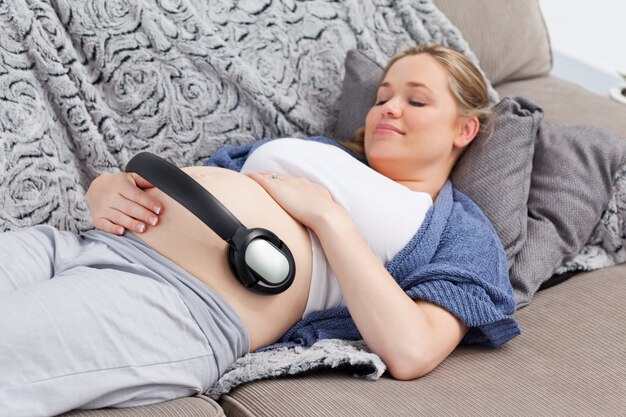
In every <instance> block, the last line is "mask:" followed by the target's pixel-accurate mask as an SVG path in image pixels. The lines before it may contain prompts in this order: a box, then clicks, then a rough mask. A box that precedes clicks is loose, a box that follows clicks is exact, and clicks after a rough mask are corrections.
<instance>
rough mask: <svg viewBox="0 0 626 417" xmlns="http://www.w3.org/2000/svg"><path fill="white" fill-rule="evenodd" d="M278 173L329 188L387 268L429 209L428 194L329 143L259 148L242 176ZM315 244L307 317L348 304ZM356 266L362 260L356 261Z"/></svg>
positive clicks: (280, 142) (283, 142) (289, 141)
mask: <svg viewBox="0 0 626 417" xmlns="http://www.w3.org/2000/svg"><path fill="white" fill-rule="evenodd" d="M258 171H263V172H274V173H279V174H287V175H291V176H295V177H304V178H307V179H309V180H310V181H313V182H316V183H318V184H321V185H323V186H324V187H325V188H326V189H328V191H329V192H330V193H331V195H332V197H333V199H334V200H335V201H336V202H337V203H338V204H339V205H341V206H342V207H343V208H344V209H345V210H346V211H347V212H348V213H349V214H350V217H351V219H352V221H353V222H354V224H355V226H356V227H357V229H358V230H359V232H360V233H361V236H363V238H364V239H365V241H366V242H367V244H368V245H369V247H370V248H371V249H372V251H373V252H374V253H375V254H376V256H377V257H378V259H380V261H381V263H383V264H384V265H386V264H387V263H388V262H389V261H391V259H393V258H394V257H395V255H396V254H397V253H398V252H399V251H400V250H402V248H404V247H405V246H406V245H407V243H409V241H410V240H411V238H412V237H413V236H414V235H415V233H416V232H417V230H418V229H419V227H420V225H421V224H422V222H423V221H424V217H425V215H426V212H427V211H428V208H429V207H430V206H431V205H432V204H433V202H432V198H431V197H430V195H429V194H428V193H424V192H416V191H412V190H410V189H409V188H407V187H406V186H404V185H402V184H399V183H397V182H395V181H393V180H391V179H389V178H387V177H385V176H384V175H382V174H379V173H378V172H376V171H374V170H373V169H371V168H370V167H368V166H367V165H365V164H363V163H362V162H360V161H359V160H357V159H356V158H354V157H352V156H351V155H350V154H348V153H347V152H346V151H344V150H343V149H341V148H339V147H336V146H333V145H328V144H325V143H320V142H314V141H309V140H302V139H295V138H285V139H275V140H272V141H269V142H267V143H265V144H263V145H261V146H259V147H258V148H257V149H256V150H255V151H254V152H253V153H252V154H251V155H250V156H248V159H247V160H246V162H245V163H244V165H243V167H242V169H241V172H242V173H245V172H258ZM309 233H310V235H311V243H312V245H313V254H312V255H313V276H312V277H311V288H310V290H309V297H308V301H307V306H306V309H305V312H304V317H306V316H307V315H309V314H311V313H313V312H315V311H320V310H326V309H329V308H332V307H336V306H338V305H344V303H343V297H342V296H341V290H340V288H339V284H338V282H337V278H336V276H335V274H334V273H333V271H332V269H331V268H330V265H329V264H328V262H327V260H326V256H325V255H324V252H323V250H322V247H321V245H320V242H319V240H318V239H317V236H315V234H314V233H313V231H311V230H309ZM355 262H358V258H356V257H355Z"/></svg>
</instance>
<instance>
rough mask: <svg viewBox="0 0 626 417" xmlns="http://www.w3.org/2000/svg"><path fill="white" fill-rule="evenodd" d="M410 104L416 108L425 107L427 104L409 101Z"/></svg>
mask: <svg viewBox="0 0 626 417" xmlns="http://www.w3.org/2000/svg"><path fill="white" fill-rule="evenodd" d="M409 104H410V105H411V106H415V107H424V106H425V105H426V103H422V102H421V101H415V100H409Z"/></svg>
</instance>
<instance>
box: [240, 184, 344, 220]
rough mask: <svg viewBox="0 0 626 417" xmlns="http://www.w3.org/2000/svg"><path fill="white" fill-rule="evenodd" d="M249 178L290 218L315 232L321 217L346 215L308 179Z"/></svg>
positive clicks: (320, 188) (326, 192) (322, 189)
mask: <svg viewBox="0 0 626 417" xmlns="http://www.w3.org/2000/svg"><path fill="white" fill-rule="evenodd" d="M246 175H247V176H248V177H250V178H252V179H253V180H254V181H256V182H257V183H258V184H259V185H260V186H261V187H263V188H264V189H265V191H267V192H268V194H269V195H270V196H272V198H273V199H274V200H275V201H276V202H277V203H278V204H279V205H280V206H281V207H282V208H283V209H284V210H285V211H286V212H287V213H289V215H291V217H293V218H294V219H296V220H297V221H298V222H300V223H302V224H303V225H305V226H307V227H310V228H312V229H314V228H315V227H314V226H315V224H316V222H317V221H318V220H321V219H322V216H324V215H328V214H335V213H336V214H339V213H340V212H343V208H342V207H341V206H339V205H338V204H337V203H336V202H335V200H333V197H332V196H331V194H330V192H329V191H328V190H327V189H326V188H324V187H323V186H321V185H320V184H317V183H314V182H312V181H309V180H308V179H306V178H298V177H291V176H289V175H285V174H270V173H264V172H248V173H246Z"/></svg>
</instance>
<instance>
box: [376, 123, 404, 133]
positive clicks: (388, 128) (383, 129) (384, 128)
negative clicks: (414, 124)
mask: <svg viewBox="0 0 626 417" xmlns="http://www.w3.org/2000/svg"><path fill="white" fill-rule="evenodd" d="M374 130H375V131H376V132H377V133H393V134H398V135H404V132H403V131H402V130H400V129H398V128H397V127H395V126H393V125H388V124H385V123H381V124H378V125H376V128H375V129H374Z"/></svg>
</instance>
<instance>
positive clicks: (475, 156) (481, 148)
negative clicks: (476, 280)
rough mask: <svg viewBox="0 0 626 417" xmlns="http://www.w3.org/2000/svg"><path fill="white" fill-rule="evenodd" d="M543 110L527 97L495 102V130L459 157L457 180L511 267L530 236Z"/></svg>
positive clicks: (454, 178)
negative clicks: (489, 226)
mask: <svg viewBox="0 0 626 417" xmlns="http://www.w3.org/2000/svg"><path fill="white" fill-rule="evenodd" d="M542 118H543V111H542V110H541V108H539V107H538V106H537V105H536V104H534V103H533V102H531V101H530V100H528V99H525V98H523V97H505V98H503V99H502V100H501V101H500V102H499V103H498V104H497V105H495V106H494V107H493V118H492V120H493V123H494V128H493V133H492V134H491V135H490V134H489V132H488V131H487V130H486V131H481V133H479V134H478V136H476V138H474V140H473V142H472V143H471V144H470V145H469V147H468V148H467V149H466V150H465V152H464V153H463V155H462V156H461V158H460V159H459V160H458V161H457V163H456V166H455V167H454V170H453V171H452V175H451V180H452V184H453V185H454V187H455V188H457V189H458V190H459V191H461V192H463V193H464V194H466V195H467V196H469V197H470V198H471V199H472V200H473V201H474V202H475V203H476V204H477V205H478V207H480V209H481V210H482V211H483V213H485V215H486V216H487V218H488V219H489V220H490V221H491V223H492V224H493V226H494V228H495V229H496V232H497V233H498V236H499V237H500V239H501V240H502V244H503V246H504V251H505V253H506V257H507V261H508V263H509V268H510V267H511V266H512V265H513V261H514V260H515V256H516V255H517V253H518V252H519V251H520V249H521V248H522V245H523V244H524V241H525V240H526V220H527V217H528V214H527V208H526V202H527V201H528V193H529V189H530V173H531V170H532V159H533V151H534V141H535V136H536V135H537V130H538V129H539V124H540V122H541V119H542Z"/></svg>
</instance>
